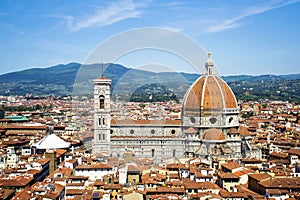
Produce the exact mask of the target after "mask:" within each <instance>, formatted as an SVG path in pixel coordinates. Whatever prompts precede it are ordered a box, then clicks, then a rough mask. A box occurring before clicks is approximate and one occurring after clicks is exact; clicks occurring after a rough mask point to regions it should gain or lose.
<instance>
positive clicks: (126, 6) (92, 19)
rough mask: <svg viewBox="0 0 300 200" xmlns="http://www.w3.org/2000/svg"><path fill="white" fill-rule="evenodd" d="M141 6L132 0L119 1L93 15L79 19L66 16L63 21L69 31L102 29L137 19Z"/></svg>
mask: <svg viewBox="0 0 300 200" xmlns="http://www.w3.org/2000/svg"><path fill="white" fill-rule="evenodd" d="M142 6H144V4H141V3H135V2H133V1H132V0H126V1H122V0H120V1H119V2H114V3H111V4H110V5H109V6H107V7H105V8H102V9H99V10H97V11H96V12H95V13H94V14H93V15H88V16H84V17H82V18H81V19H76V18H75V17H73V16H67V17H65V19H66V20H67V25H68V28H69V29H70V30H71V31H78V30H81V29H84V28H88V27H92V26H97V27H103V26H107V25H110V24H114V23H116V22H119V21H122V20H125V19H129V18H135V17H139V16H140V14H141V11H139V10H138V8H140V7H142Z"/></svg>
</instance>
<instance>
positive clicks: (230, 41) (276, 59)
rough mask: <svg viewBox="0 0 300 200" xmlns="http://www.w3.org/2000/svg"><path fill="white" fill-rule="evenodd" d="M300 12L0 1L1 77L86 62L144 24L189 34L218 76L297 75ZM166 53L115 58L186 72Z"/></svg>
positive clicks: (286, 2) (260, 2)
mask: <svg viewBox="0 0 300 200" xmlns="http://www.w3.org/2000/svg"><path fill="white" fill-rule="evenodd" d="M299 11H300V1H298V0H270V1H269V0H248V1H247V0H230V1H228V0H211V1H207V0H203V1H202V0H201V1H200V0H199V1H196V0H194V1H192V0H191V1H176V0H175V1H161V0H147V1H130V0H129V1H126V0H124V1H122V0H121V1H118V0H116V1H104V0H102V1H99V0H94V1H82V0H80V1H79V0H72V1H61V0H60V1H58V0H57V1H55V0H43V1H40V0H35V1H31V0H24V1H22V0H18V1H11V0H7V1H6V0H1V1H0V30H1V31H0V44H1V45H0V74H3V73H7V72H12V71H19V70H23V69H27V68H32V67H49V66H53V65H56V64H59V63H63V64H66V63H69V62H79V63H84V62H85V60H86V59H87V57H89V55H90V54H91V52H92V51H93V50H94V49H95V48H96V47H97V46H99V45H101V43H103V42H104V41H106V40H108V39H109V38H111V37H113V36H115V35H117V34H120V33H122V32H124V31H130V30H132V29H136V28H144V27H158V28H164V29H170V30H172V31H177V32H179V33H180V34H183V35H185V36H187V37H189V38H191V39H192V40H194V41H195V42H196V43H197V44H198V45H199V46H202V47H203V48H204V50H205V51H211V52H212V58H213V60H214V62H215V63H216V66H217V70H218V72H219V74H221V75H233V74H235V75H238V74H289V73H299V72H300V71H299V69H300V68H299V65H300V25H299V24H300V22H299V21H300V12H299ZM120 45H122V44H120ZM174 45H176V42H175V43H174ZM112 51H114V50H112ZM165 54H166V53H162V54H160V53H159V51H156V52H155V53H153V52H151V51H149V50H146V51H145V52H143V51H140V52H137V53H136V54H131V55H128V56H127V57H126V56H122V58H120V59H118V60H117V62H119V63H120V64H123V65H125V66H127V67H139V66H141V65H143V62H144V64H145V63H149V59H153V63H156V64H157V65H158V66H165V65H172V66H167V68H172V67H174V68H176V69H178V70H181V71H191V70H189V69H187V67H185V66H184V65H185V63H184V62H182V61H178V59H174V58H172V56H168V55H165ZM125 57H126V58H125ZM168 59H169V60H170V62H165V61H166V60H168ZM138 60H139V61H140V62H138Z"/></svg>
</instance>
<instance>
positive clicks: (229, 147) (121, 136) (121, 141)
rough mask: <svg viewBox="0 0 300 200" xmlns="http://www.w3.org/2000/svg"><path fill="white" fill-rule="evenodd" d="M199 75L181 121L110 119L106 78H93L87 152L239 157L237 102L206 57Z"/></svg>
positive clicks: (159, 155) (183, 107) (184, 101)
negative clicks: (90, 144)
mask: <svg viewBox="0 0 300 200" xmlns="http://www.w3.org/2000/svg"><path fill="white" fill-rule="evenodd" d="M205 68H206V70H205V73H204V74H203V75H202V76H201V77H199V78H198V79H197V80H196V81H195V82H194V84H192V86H191V87H190V88H189V90H188V91H187V92H186V94H185V97H184V100H183V105H182V112H181V113H182V116H181V120H111V118H110V112H111V109H110V105H111V97H110V85H111V80H110V79H107V78H105V77H103V76H101V77H100V78H97V79H95V80H94V110H95V114H94V147H93V151H94V152H93V153H95V154H98V153H102V154H106V155H107V156H113V157H119V156H123V154H124V152H126V151H131V152H133V154H134V155H135V156H136V157H148V158H153V159H157V160H162V159H166V158H170V157H180V156H184V155H186V156H197V157H206V158H208V157H210V158H212V157H220V156H223V157H239V156H241V137H240V133H239V131H238V127H239V124H238V112H239V108H238V104H237V101H236V98H235V95H234V93H233V92H232V90H231V89H230V87H229V86H228V85H227V84H226V82H225V81H223V80H222V79H221V78H220V77H219V76H218V75H217V74H216V72H215V70H214V64H213V61H212V60H211V58H210V53H209V54H208V59H207V61H206V63H205Z"/></svg>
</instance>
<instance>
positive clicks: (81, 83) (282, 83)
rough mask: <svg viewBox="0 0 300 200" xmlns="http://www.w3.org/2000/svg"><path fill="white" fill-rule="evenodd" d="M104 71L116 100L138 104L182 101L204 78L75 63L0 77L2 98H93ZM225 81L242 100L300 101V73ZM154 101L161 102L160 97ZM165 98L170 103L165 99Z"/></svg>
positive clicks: (187, 74) (240, 77) (235, 78)
mask: <svg viewBox="0 0 300 200" xmlns="http://www.w3.org/2000/svg"><path fill="white" fill-rule="evenodd" d="M103 71H104V76H105V77H107V78H110V79H112V91H113V92H112V94H113V98H118V99H123V100H128V101H129V100H131V101H135V100H136V101H138V99H141V98H136V99H135V98H131V96H132V95H133V94H135V96H137V95H136V94H139V95H141V94H142V93H141V92H143V91H147V92H148V93H149V91H151V93H155V92H156V91H159V92H157V93H159V94H160V95H162V94H161V93H162V92H163V91H168V94H172V95H170V96H172V98H173V99H174V97H176V96H177V99H178V100H181V99H182V98H183V96H184V94H185V92H186V91H187V89H188V87H189V86H190V85H191V84H192V83H193V82H194V81H195V80H196V79H197V78H199V76H200V75H199V74H190V73H184V72H181V73H176V72H160V73H156V72H150V71H144V70H138V69H131V68H127V67H124V66H122V65H120V64H113V63H106V64H88V65H81V64H80V63H75V62H73V63H69V64H59V65H56V66H52V67H48V68H32V69H26V70H22V71H18V72H11V73H7V74H3V75H0V95H26V94H33V95H77V94H78V95H92V92H93V88H92V87H93V82H92V80H93V79H94V78H97V77H99V76H100V75H101V74H102V72H103ZM222 78H223V79H224V81H226V82H227V83H228V85H229V86H230V87H231V88H232V90H233V91H234V93H235V94H236V96H237V99H239V100H244V101H247V100H258V99H261V98H268V99H273V100H289V101H297V102H300V96H299V95H300V89H299V88H300V73H299V74H288V75H272V74H268V75H258V76H250V75H237V76H222ZM145 86H146V88H145ZM141 88H142V89H141ZM161 89H162V90H161ZM135 91H138V92H137V93H136V92H135ZM133 96H134V95H133ZM161 97H162V96H161ZM152 99H153V98H152ZM154 99H156V100H158V99H159V97H156V98H154ZM162 99H164V100H166V98H165V97H163V98H162Z"/></svg>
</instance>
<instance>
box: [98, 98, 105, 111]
mask: <svg viewBox="0 0 300 200" xmlns="http://www.w3.org/2000/svg"><path fill="white" fill-rule="evenodd" d="M104 99H105V97H104V96H103V95H101V96H100V97H99V103H100V109H104Z"/></svg>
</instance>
